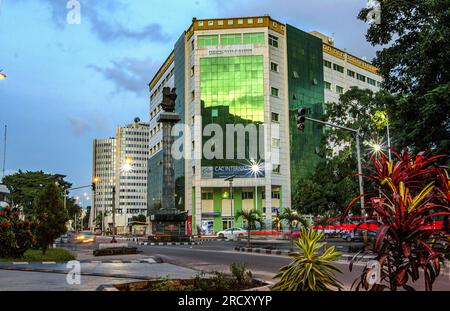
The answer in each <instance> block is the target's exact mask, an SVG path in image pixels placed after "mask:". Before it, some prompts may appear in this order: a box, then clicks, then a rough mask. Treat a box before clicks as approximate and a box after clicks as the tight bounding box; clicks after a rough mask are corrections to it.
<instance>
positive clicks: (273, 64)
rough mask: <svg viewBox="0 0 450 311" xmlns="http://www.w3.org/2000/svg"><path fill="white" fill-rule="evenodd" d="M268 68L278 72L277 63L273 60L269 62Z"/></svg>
mask: <svg viewBox="0 0 450 311" xmlns="http://www.w3.org/2000/svg"><path fill="white" fill-rule="evenodd" d="M270 70H272V71H275V72H278V64H277V63H274V62H271V63H270Z"/></svg>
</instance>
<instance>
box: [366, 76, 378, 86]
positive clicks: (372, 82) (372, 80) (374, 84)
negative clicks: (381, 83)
mask: <svg viewBox="0 0 450 311" xmlns="http://www.w3.org/2000/svg"><path fill="white" fill-rule="evenodd" d="M367 83H369V84H370V85H373V86H377V81H375V80H374V79H371V78H369V77H367Z"/></svg>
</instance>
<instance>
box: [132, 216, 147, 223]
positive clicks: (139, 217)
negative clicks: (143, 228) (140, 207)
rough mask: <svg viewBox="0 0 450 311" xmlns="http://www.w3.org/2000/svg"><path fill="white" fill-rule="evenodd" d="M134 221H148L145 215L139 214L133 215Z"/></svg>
mask: <svg viewBox="0 0 450 311" xmlns="http://www.w3.org/2000/svg"><path fill="white" fill-rule="evenodd" d="M131 220H132V221H136V222H143V223H146V222H147V217H145V215H142V214H141V215H137V216H133V217H132V219H131Z"/></svg>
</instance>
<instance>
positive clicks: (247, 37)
mask: <svg viewBox="0 0 450 311" xmlns="http://www.w3.org/2000/svg"><path fill="white" fill-rule="evenodd" d="M264 39H265V38H264V33H263V32H258V33H244V44H264V43H265V40H264Z"/></svg>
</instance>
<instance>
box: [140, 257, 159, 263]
mask: <svg viewBox="0 0 450 311" xmlns="http://www.w3.org/2000/svg"><path fill="white" fill-rule="evenodd" d="M141 262H147V263H156V260H155V259H153V258H145V259H141Z"/></svg>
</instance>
